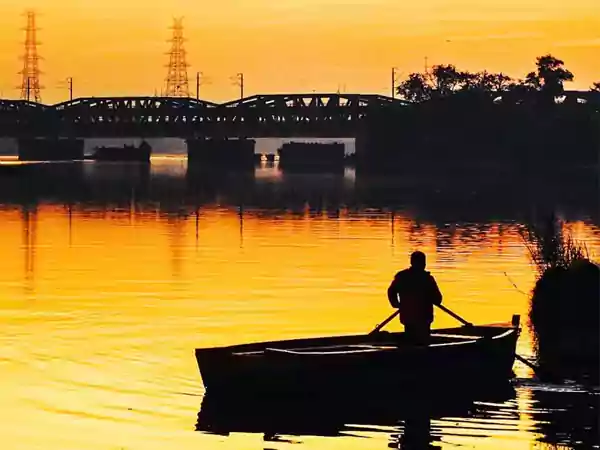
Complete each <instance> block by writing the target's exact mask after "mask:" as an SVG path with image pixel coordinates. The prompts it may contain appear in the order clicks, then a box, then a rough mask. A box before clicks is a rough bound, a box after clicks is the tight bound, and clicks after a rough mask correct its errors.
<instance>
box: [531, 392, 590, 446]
mask: <svg viewBox="0 0 600 450" xmlns="http://www.w3.org/2000/svg"><path fill="white" fill-rule="evenodd" d="M529 389H530V391H531V399H532V401H533V405H532V406H533V407H532V409H531V415H532V417H533V418H534V419H536V420H535V429H536V431H537V432H538V433H540V435H541V436H540V438H539V441H541V442H544V443H546V444H550V445H554V446H568V447H569V448H574V449H589V448H600V428H599V422H600V390H598V388H591V389H590V388H583V387H578V386H569V385H566V386H565V385H556V386H550V385H546V386H539V385H538V386H535V385H533V386H529Z"/></svg>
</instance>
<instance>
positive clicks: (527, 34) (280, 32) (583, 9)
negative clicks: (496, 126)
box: [0, 0, 600, 103]
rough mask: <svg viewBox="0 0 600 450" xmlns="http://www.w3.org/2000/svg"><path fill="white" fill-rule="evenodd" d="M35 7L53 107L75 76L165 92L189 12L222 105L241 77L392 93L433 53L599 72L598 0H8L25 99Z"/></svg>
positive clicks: (500, 67) (14, 62) (192, 51)
mask: <svg viewBox="0 0 600 450" xmlns="http://www.w3.org/2000/svg"><path fill="white" fill-rule="evenodd" d="M26 7H30V8H35V9H36V10H37V11H38V13H39V18H38V20H39V25H40V27H41V28H42V30H40V33H39V40H40V41H42V46H41V47H40V53H41V55H42V56H43V57H44V60H43V61H42V69H43V71H44V72H45V74H44V76H43V84H44V85H45V87H46V89H45V91H44V93H43V100H44V101H45V102H48V103H52V102H56V101H61V100H65V99H66V98H67V96H68V93H67V90H66V87H65V85H64V82H63V83H62V85H60V83H61V82H62V81H64V80H65V78H67V77H73V78H74V80H75V82H74V91H75V95H76V96H88V95H96V96H100V95H126V94H139V95H146V94H147V95H152V94H154V92H155V90H157V91H158V92H160V89H161V87H162V86H163V80H164V77H165V75H166V69H165V67H164V65H165V64H166V63H167V56H166V55H165V52H167V50H168V48H169V44H168V43H167V42H166V40H167V39H168V38H169V37H170V36H169V34H170V31H169V29H168V28H169V26H170V25H171V20H172V17H174V16H184V17H185V21H184V23H185V27H186V28H185V35H186V37H187V38H188V42H187V44H186V45H187V51H188V61H189V63H190V66H191V67H190V69H189V73H190V78H193V74H195V72H196V71H202V72H204V73H205V74H206V76H207V77H208V78H210V81H211V82H210V84H206V85H203V86H202V88H201V89H202V97H203V98H207V99H210V100H215V101H223V100H229V99H233V98H235V97H236V96H237V95H238V92H239V91H238V88H237V87H236V86H235V85H234V84H233V83H232V81H231V79H230V78H231V76H232V75H234V74H236V73H237V72H244V74H245V80H246V86H245V87H246V89H245V93H246V94H247V95H251V94H254V93H263V92H264V93H269V92H298V91H304V92H311V91H312V90H316V91H317V92H319V91H320V92H332V91H336V90H337V89H338V88H339V89H340V90H342V91H343V90H345V91H346V92H377V93H384V94H387V93H389V92H390V84H391V81H390V69H391V67H392V66H397V67H398V70H399V71H401V72H410V71H415V70H421V69H422V68H423V66H424V58H425V56H427V57H428V61H429V63H430V64H435V63H444V62H452V63H455V64H457V65H458V66H460V67H462V68H465V69H469V70H481V69H488V70H492V71H504V72H506V73H508V74H510V75H512V76H515V77H520V76H523V75H524V74H525V73H526V72H528V71H530V70H531V69H532V67H533V62H534V59H535V57H536V56H539V55H541V54H544V53H547V52H551V53H553V54H555V55H556V56H558V57H560V58H562V59H564V60H565V62H566V64H567V67H568V68H569V69H571V70H572V71H573V72H574V73H575V75H576V82H575V83H573V84H572V85H571V86H572V87H573V88H579V89H586V88H587V87H589V86H590V84H591V83H592V82H593V81H596V80H598V79H600V2H598V1H597V0H572V1H569V2H562V1H557V0H488V1H485V2H481V1H479V0H458V1H446V0H423V1H418V2H412V3H410V2H398V1H394V0H369V1H367V0H359V1H355V2H340V1H339V0H279V1H276V2H275V1H267V0H223V1H220V2H208V1H191V0H172V1H168V2H166V1H165V2H142V1H141V0H130V1H127V2H123V1H117V0H105V1H102V2H94V1H90V0H87V1H86V0H52V1H49V0H30V1H28V2H26V3H23V2H20V1H15V0H0V11H1V12H2V14H0V71H1V73H2V74H3V76H2V80H1V81H0V91H2V96H4V97H14V96H16V95H17V94H18V93H17V91H16V90H15V89H14V88H15V86H17V85H18V84H19V82H20V80H19V76H18V75H17V72H18V71H19V70H20V65H21V62H20V61H19V55H20V54H21V53H22V41H23V39H24V33H23V31H22V30H21V28H22V27H23V25H24V17H23V16H22V15H21V14H22V12H23V10H24V8H26ZM192 85H195V82H192ZM194 89H195V86H193V87H192V90H194Z"/></svg>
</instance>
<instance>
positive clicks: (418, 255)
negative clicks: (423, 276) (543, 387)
mask: <svg viewBox="0 0 600 450" xmlns="http://www.w3.org/2000/svg"><path fill="white" fill-rule="evenodd" d="M426 265H427V261H426V258H425V253H423V252H419V251H416V252H413V253H412V255H410V266H411V267H412V268H413V269H418V270H425V266H426Z"/></svg>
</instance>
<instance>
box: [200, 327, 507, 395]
mask: <svg viewBox="0 0 600 450" xmlns="http://www.w3.org/2000/svg"><path fill="white" fill-rule="evenodd" d="M518 335H519V328H518V326H512V325H511V324H505V326H498V325H494V326H485V327H469V328H467V327H461V328H452V329H445V330H437V331H435V332H433V333H432V342H431V345H429V346H426V347H423V346H414V345H408V344H407V343H406V341H405V336H404V333H386V332H383V333H378V334H376V335H357V336H342V337H330V338H316V339H302V340H290V341H279V342H265V343H257V344H245V345H239V346H232V347H222V348H214V349H196V359H197V362H198V366H199V369H200V373H201V376H202V380H203V383H204V386H205V388H206V390H207V391H209V392H214V391H217V392H229V393H236V392H244V393H248V392H257V393H267V392H274V393H282V392H288V393H293V392H296V393H308V392H324V391H327V392H340V391H341V392H348V391H354V392H356V391H357V390H360V391H362V390H367V391H369V392H372V391H376V390H385V391H389V390H390V389H396V388H399V387H402V386H406V385H416V384H420V383H425V384H428V383H432V382H436V381H440V380H443V381H444V382H452V383H455V384H459V383H464V384H469V383H473V382H480V381H481V380H490V381H491V380H498V379H507V378H509V377H511V376H512V375H513V372H512V366H513V364H514V358H515V349H516V343H517V339H518Z"/></svg>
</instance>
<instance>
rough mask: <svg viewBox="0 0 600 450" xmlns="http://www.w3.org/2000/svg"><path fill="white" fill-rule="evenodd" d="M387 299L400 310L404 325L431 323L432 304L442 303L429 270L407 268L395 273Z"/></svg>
mask: <svg viewBox="0 0 600 450" xmlns="http://www.w3.org/2000/svg"><path fill="white" fill-rule="evenodd" d="M398 297H400V301H399V302H398ZM388 299H389V301H390V304H391V305H392V307H393V308H398V309H399V310H400V321H401V322H402V323H403V324H404V325H407V324H408V325H418V324H425V323H427V324H431V322H433V305H434V304H435V305H440V304H441V303H442V294H441V292H440V290H439V288H438V285H437V283H436V282H435V279H434V278H433V276H432V275H431V274H430V273H429V272H427V271H425V270H415V269H413V268H409V269H405V270H402V271H400V272H398V273H397V274H396V276H395V277H394V280H393V281H392V283H391V284H390V287H389V288H388Z"/></svg>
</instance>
